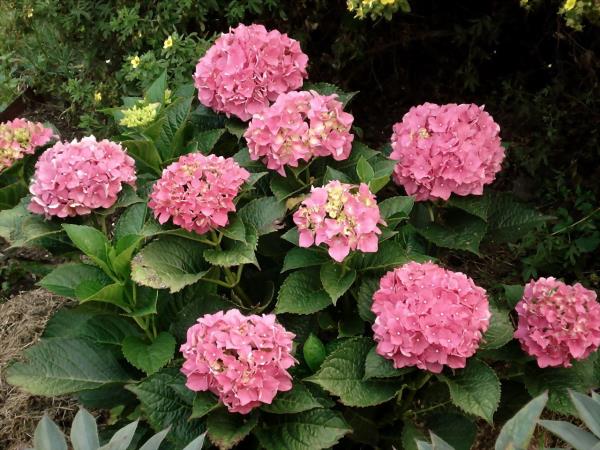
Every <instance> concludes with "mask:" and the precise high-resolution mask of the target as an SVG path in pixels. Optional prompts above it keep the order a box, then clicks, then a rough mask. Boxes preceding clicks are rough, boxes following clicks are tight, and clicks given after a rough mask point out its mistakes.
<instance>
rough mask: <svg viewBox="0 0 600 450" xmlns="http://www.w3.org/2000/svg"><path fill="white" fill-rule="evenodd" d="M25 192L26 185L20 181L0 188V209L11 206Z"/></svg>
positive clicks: (25, 193) (17, 201) (16, 202)
mask: <svg viewBox="0 0 600 450" xmlns="http://www.w3.org/2000/svg"><path fill="white" fill-rule="evenodd" d="M27 192H28V191H27V185H26V184H25V183H23V182H21V181H19V182H18V183H12V184H9V185H8V186H3V187H2V188H0V211H1V210H3V209H9V208H13V207H14V206H15V205H17V204H18V203H19V200H21V198H23V197H24V196H25V195H27Z"/></svg>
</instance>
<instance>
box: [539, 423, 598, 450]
mask: <svg viewBox="0 0 600 450" xmlns="http://www.w3.org/2000/svg"><path fill="white" fill-rule="evenodd" d="M539 423H540V425H541V426H543V427H544V428H546V429H547V430H549V431H551V432H552V433H554V434H555V435H557V436H558V437H559V438H561V439H562V440H563V441H565V442H566V443H567V444H569V445H572V446H573V448H574V449H575V450H590V449H591V450H594V449H595V448H596V445H598V443H600V440H598V438H597V437H595V436H594V435H593V434H592V433H589V432H588V431H586V430H583V429H581V428H579V427H578V426H577V425H574V424H572V423H569V422H563V421H559V420H540V421H539Z"/></svg>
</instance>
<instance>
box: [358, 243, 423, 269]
mask: <svg viewBox="0 0 600 450" xmlns="http://www.w3.org/2000/svg"><path fill="white" fill-rule="evenodd" d="M430 260H431V257H430V256H425V255H421V254H418V253H412V252H410V251H408V250H407V249H406V248H405V247H404V246H403V245H402V244H400V243H398V242H395V241H392V240H388V241H385V242H381V243H380V244H379V249H378V250H377V252H376V253H357V254H356V256H354V257H353V258H352V260H351V263H350V265H351V266H352V267H353V268H354V269H356V270H359V271H366V270H378V271H379V270H391V269H395V268H396V267H398V266H401V265H403V264H406V263H407V262H410V261H419V262H425V261H430Z"/></svg>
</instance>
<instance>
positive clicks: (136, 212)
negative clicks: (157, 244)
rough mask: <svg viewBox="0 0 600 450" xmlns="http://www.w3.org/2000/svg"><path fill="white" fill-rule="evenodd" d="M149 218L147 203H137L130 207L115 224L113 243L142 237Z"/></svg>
mask: <svg viewBox="0 0 600 450" xmlns="http://www.w3.org/2000/svg"><path fill="white" fill-rule="evenodd" d="M147 217H148V206H147V204H146V203H135V204H133V205H131V206H129V207H128V208H127V209H126V210H125V211H123V213H122V214H121V215H120V216H119V219H118V220H117V223H116V224H115V229H114V234H113V242H119V240H121V239H123V238H124V237H125V236H130V235H141V233H142V229H143V228H144V224H145V223H146V219H147Z"/></svg>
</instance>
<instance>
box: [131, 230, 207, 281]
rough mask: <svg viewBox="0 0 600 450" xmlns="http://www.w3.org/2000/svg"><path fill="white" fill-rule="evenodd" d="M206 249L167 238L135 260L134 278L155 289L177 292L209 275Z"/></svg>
mask: <svg viewBox="0 0 600 450" xmlns="http://www.w3.org/2000/svg"><path fill="white" fill-rule="evenodd" d="M205 248H206V246H204V245H201V244H198V243H194V244H190V243H189V241H187V240H185V239H183V238H179V237H175V236H166V237H162V238H159V239H157V240H155V241H152V242H151V243H150V244H148V245H146V246H145V247H144V248H142V249H141V250H140V251H139V252H138V254H137V255H136V256H135V258H133V261H132V264H131V278H132V279H133V281H135V282H136V283H138V284H141V285H143V286H148V287H151V288H154V289H167V288H168V289H169V291H170V292H177V291H180V290H181V289H183V288H184V287H185V286H187V285H190V284H193V283H195V282H197V281H198V280H200V279H201V278H202V277H203V276H204V275H205V274H206V273H207V271H208V267H207V266H206V264H205V263H204V259H203V252H204V249H205Z"/></svg>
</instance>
